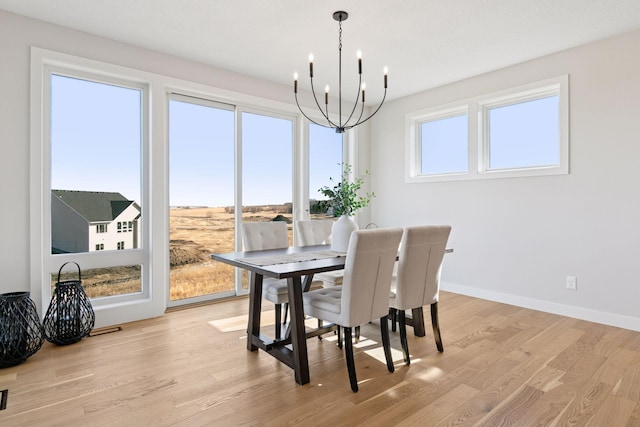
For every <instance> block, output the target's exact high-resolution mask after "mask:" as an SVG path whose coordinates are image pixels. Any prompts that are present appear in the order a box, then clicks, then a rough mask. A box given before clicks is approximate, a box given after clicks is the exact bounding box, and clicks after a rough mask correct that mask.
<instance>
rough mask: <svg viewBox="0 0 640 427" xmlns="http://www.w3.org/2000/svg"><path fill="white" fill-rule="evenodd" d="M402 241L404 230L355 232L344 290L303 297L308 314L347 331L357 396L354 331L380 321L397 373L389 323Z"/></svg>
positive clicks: (386, 349)
mask: <svg viewBox="0 0 640 427" xmlns="http://www.w3.org/2000/svg"><path fill="white" fill-rule="evenodd" d="M401 238H402V229H401V228H380V229H377V230H358V231H354V232H353V234H352V235H351V239H350V241H349V248H348V250H347V258H346V260H345V268H344V279H343V282H342V286H332V287H328V288H322V289H318V290H314V291H310V292H306V293H304V294H303V295H302V300H303V303H304V312H305V314H307V315H310V316H312V317H316V318H318V319H322V320H326V321H328V322H331V323H334V324H336V325H338V326H340V327H342V328H343V329H344V339H345V345H344V349H345V359H346V362H347V370H348V372H349V382H350V383H351V390H353V391H354V392H356V391H358V380H357V377H356V369H355V362H354V358H353V342H352V329H353V328H354V327H357V326H359V325H364V324H366V323H368V322H371V321H373V320H376V319H380V333H381V335H382V347H383V349H384V355H385V359H386V361H387V369H388V370H389V372H393V371H394V367H393V360H392V359H391V347H390V344H389V330H388V323H387V320H388V315H389V292H390V289H391V275H392V273H393V265H394V263H395V259H396V256H397V254H398V245H399V243H400V239H401Z"/></svg>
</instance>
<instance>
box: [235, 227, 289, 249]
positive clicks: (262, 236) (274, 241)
mask: <svg viewBox="0 0 640 427" xmlns="http://www.w3.org/2000/svg"><path fill="white" fill-rule="evenodd" d="M242 243H243V244H244V250H245V251H259V250H263V249H280V248H288V247H289V233H288V232H287V223H286V222H284V221H270V222H243V223H242Z"/></svg>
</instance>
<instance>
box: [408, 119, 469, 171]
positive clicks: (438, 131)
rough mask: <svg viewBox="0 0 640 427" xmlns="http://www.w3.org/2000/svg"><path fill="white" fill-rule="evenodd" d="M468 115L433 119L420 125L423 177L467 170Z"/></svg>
mask: <svg viewBox="0 0 640 427" xmlns="http://www.w3.org/2000/svg"><path fill="white" fill-rule="evenodd" d="M467 128H468V119H467V115H466V114H463V115H460V116H454V117H447V118H443V119H437V120H431V121H428V122H424V123H422V124H421V125H420V136H421V138H420V150H421V159H420V160H421V174H422V175H434V174H446V173H460V172H466V171H467V170H468V167H469V166H468V165H469V161H468V158H469V157H468V156H469V152H468V141H469V139H468V131H467Z"/></svg>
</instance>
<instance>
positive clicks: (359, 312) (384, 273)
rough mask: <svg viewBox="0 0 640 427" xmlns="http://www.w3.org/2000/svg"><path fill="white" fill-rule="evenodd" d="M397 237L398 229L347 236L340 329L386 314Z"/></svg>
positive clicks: (396, 252) (368, 231)
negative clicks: (347, 245) (349, 237)
mask: <svg viewBox="0 0 640 427" xmlns="http://www.w3.org/2000/svg"><path fill="white" fill-rule="evenodd" d="M401 238H402V229H401V228H379V229H375V230H357V231H354V232H353V233H352V234H351V239H350V241H349V249H348V250H347V259H346V262H345V268H344V279H343V281H342V301H341V317H342V326H347V327H354V326H359V325H364V324H365V323H367V322H370V321H372V320H374V319H379V318H381V317H383V316H386V315H387V314H388V313H389V292H390V290H391V275H392V272H393V264H394V263H395V260H396V256H397V255H398V245H399V244H400V239H401Z"/></svg>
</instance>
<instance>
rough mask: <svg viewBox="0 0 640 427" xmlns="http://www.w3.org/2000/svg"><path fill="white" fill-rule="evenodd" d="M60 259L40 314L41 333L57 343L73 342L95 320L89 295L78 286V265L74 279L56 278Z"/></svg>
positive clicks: (85, 334)
mask: <svg viewBox="0 0 640 427" xmlns="http://www.w3.org/2000/svg"><path fill="white" fill-rule="evenodd" d="M67 264H69V263H68V262H67V263H64V264H62V267H60V270H59V271H58V282H57V283H56V288H55V290H54V292H53V297H52V298H51V303H50V304H49V309H48V310H47V314H46V315H45V316H44V322H43V323H44V336H45V338H46V339H47V341H50V342H52V343H54V344H58V345H67V344H73V343H75V342H78V341H80V340H81V339H82V338H84V337H85V336H87V335H89V333H90V332H91V330H92V329H93V325H94V323H95V314H94V312H93V307H92V306H91V301H89V297H87V294H86V293H85V292H84V289H83V288H82V280H81V273H80V266H79V265H78V264H77V263H75V262H74V263H73V264H75V265H76V267H78V280H65V281H63V282H61V281H60V273H61V272H62V269H63V268H64V266H65V265H67Z"/></svg>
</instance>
